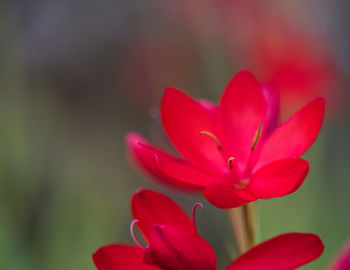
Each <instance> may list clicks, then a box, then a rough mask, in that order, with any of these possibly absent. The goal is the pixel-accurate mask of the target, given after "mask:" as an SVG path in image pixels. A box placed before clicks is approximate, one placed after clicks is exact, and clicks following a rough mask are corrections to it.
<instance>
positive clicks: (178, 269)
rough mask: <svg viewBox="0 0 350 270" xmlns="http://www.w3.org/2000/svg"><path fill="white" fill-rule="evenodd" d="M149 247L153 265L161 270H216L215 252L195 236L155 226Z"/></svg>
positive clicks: (171, 228)
mask: <svg viewBox="0 0 350 270" xmlns="http://www.w3.org/2000/svg"><path fill="white" fill-rule="evenodd" d="M149 247H150V251H151V257H152V261H153V263H154V264H155V265H157V266H159V267H160V268H161V269H163V270H216V254H215V251H214V250H213V248H212V247H211V246H210V245H209V243H208V242H207V241H205V240H204V239H203V238H201V237H199V236H198V235H196V234H193V233H188V232H184V231H181V230H179V229H177V228H174V227H171V226H158V225H156V226H154V229H153V231H152V235H151V242H150V245H149Z"/></svg>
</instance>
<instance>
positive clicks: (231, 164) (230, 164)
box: [227, 157, 235, 170]
mask: <svg viewBox="0 0 350 270" xmlns="http://www.w3.org/2000/svg"><path fill="white" fill-rule="evenodd" d="M234 161H235V158H234V157H230V158H229V159H228V160H227V164H228V167H229V168H230V169H231V170H232V169H233V162H234Z"/></svg>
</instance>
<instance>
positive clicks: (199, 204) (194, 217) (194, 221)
mask: <svg viewBox="0 0 350 270" xmlns="http://www.w3.org/2000/svg"><path fill="white" fill-rule="evenodd" d="M198 206H200V207H201V208H202V209H203V208H204V206H203V204H201V203H196V204H195V205H193V208H192V222H193V227H194V230H195V232H197V226H196V209H197V207H198Z"/></svg>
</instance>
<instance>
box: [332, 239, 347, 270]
mask: <svg viewBox="0 0 350 270" xmlns="http://www.w3.org/2000/svg"><path fill="white" fill-rule="evenodd" d="M329 269H330V270H349V269H350V242H348V243H347V245H346V246H345V248H344V250H343V251H342V252H341V253H340V255H339V256H338V258H337V259H336V261H335V262H334V263H333V265H332V267H330V268H329Z"/></svg>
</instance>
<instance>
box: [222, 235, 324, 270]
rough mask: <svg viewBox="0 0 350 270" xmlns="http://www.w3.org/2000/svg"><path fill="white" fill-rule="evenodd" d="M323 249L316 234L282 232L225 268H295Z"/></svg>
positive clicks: (291, 269) (236, 269)
mask: <svg viewBox="0 0 350 270" xmlns="http://www.w3.org/2000/svg"><path fill="white" fill-rule="evenodd" d="M323 249H324V246H323V243H322V241H321V239H320V237H318V236H317V235H315V234H309V233H287V234H282V235H279V236H277V237H274V238H272V239H270V240H267V241H265V242H263V243H261V244H259V245H257V246H255V247H253V248H252V249H251V250H249V251H248V252H246V253H244V254H243V255H242V256H240V257H239V258H238V259H237V260H235V261H234V262H233V263H231V264H230V265H229V266H228V267H226V268H225V270H253V269H254V270H255V269H259V270H293V269H296V268H298V267H300V266H302V265H305V264H307V263H309V262H311V261H313V260H315V259H317V258H318V257H319V256H321V254H322V252H323Z"/></svg>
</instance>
